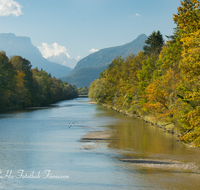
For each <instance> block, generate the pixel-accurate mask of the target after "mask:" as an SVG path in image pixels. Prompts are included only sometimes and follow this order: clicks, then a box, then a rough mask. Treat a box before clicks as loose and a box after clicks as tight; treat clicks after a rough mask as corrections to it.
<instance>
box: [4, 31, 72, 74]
mask: <svg viewBox="0 0 200 190" xmlns="http://www.w3.org/2000/svg"><path fill="white" fill-rule="evenodd" d="M0 51H5V52H6V54H7V56H8V57H12V56H15V55H19V56H21V57H23V58H25V59H28V60H29V61H30V62H31V65H32V67H33V68H35V67H38V68H39V69H41V68H42V69H43V70H46V71H47V72H48V73H51V75H52V76H55V77H63V76H65V75H66V73H69V72H70V71H71V68H69V67H66V66H63V65H60V64H58V63H54V62H50V61H49V60H47V59H45V58H44V57H43V56H42V54H41V52H40V51H39V49H38V48H37V47H36V46H34V45H33V44H32V42H31V38H29V37H26V36H16V35H15V34H13V33H1V34H0Z"/></svg>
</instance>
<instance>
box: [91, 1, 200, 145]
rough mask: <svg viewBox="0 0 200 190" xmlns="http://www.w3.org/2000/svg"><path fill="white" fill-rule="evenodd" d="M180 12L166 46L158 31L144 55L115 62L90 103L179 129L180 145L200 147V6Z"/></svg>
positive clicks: (190, 4)
mask: <svg viewBox="0 0 200 190" xmlns="http://www.w3.org/2000/svg"><path fill="white" fill-rule="evenodd" d="M177 10H178V12H177V14H174V15H173V20H174V22H175V24H176V28H175V30H174V34H173V35H172V36H168V41H167V42H166V43H164V40H163V37H162V35H161V33H160V32H159V31H157V32H155V31H154V32H153V33H152V34H151V35H150V36H149V37H148V39H147V40H146V45H145V46H144V48H143V51H141V52H139V54H138V55H136V56H134V55H130V56H129V57H127V58H126V59H125V60H124V59H122V58H121V57H117V58H116V59H114V60H113V61H112V63H111V64H110V65H109V67H108V69H107V70H106V71H104V72H103V73H101V74H100V78H99V79H97V80H95V81H93V82H92V83H91V85H90V88H89V97H90V98H91V99H94V100H95V101H97V102H98V103H106V104H107V105H111V106H114V107H117V108H118V109H121V110H128V111H129V112H131V113H133V114H137V115H140V116H144V115H148V114H150V115H153V116H154V117H155V119H156V120H161V121H164V122H167V123H173V124H174V125H175V126H176V128H177V129H178V130H179V131H180V132H181V133H182V137H180V140H182V141H184V142H186V143H193V145H194V146H197V147H200V46H199V44H200V22H199V18H200V6H199V1H198V0H185V1H181V5H180V6H179V7H178V9H177Z"/></svg>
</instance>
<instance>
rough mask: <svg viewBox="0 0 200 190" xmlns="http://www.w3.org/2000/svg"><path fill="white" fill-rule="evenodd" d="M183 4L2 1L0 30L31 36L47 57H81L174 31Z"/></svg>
mask: <svg viewBox="0 0 200 190" xmlns="http://www.w3.org/2000/svg"><path fill="white" fill-rule="evenodd" d="M178 6H180V0H0V23H1V27H0V33H14V34H15V35H16V36H27V37H30V38H31V42H32V44H33V45H35V46H36V47H38V49H39V50H40V51H41V52H42V54H43V56H44V57H45V58H48V57H49V56H52V55H59V54H60V53H65V54H66V55H67V56H68V57H69V58H71V59H77V60H80V59H81V58H83V57H85V56H87V55H89V54H91V53H93V52H95V51H98V50H100V49H103V48H107V47H113V46H118V45H123V44H126V43H129V42H131V41H133V40H134V39H136V38H137V36H139V35H140V34H146V35H147V36H149V35H150V34H151V33H152V32H153V31H154V30H155V31H157V30H160V32H161V33H162V34H163V36H165V35H171V34H173V28H175V27H176V26H175V24H174V22H173V19H172V17H173V14H176V13H177V7H178ZM165 39H166V38H165Z"/></svg>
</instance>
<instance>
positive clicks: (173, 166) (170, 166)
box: [80, 130, 200, 174]
mask: <svg viewBox="0 0 200 190" xmlns="http://www.w3.org/2000/svg"><path fill="white" fill-rule="evenodd" d="M114 134H115V131H114V130H105V131H96V132H90V133H87V134H86V135H84V136H83V137H82V138H81V139H80V142H82V143H83V145H82V148H83V149H85V150H92V149H99V148H101V147H102V146H101V144H107V147H108V145H109V142H110V141H112V140H115V141H117V140H118V139H113V138H112V137H113V136H114ZM91 142H92V143H93V144H92V145H91V144H85V143H91ZM116 159H117V160H118V161H120V162H124V163H128V164H130V165H132V166H138V167H142V168H151V169H160V170H167V171H174V172H181V173H185V172H189V173H195V174H200V168H199V166H197V165H196V163H194V162H187V163H186V162H181V161H178V160H172V159H155V158H133V157H124V156H122V155H121V156H117V157H116Z"/></svg>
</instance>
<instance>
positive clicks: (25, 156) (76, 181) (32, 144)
mask: <svg viewBox="0 0 200 190" xmlns="http://www.w3.org/2000/svg"><path fill="white" fill-rule="evenodd" d="M88 100H89V99H85V98H84V99H81V98H79V99H76V100H70V101H63V102H59V103H57V104H55V105H53V106H52V107H48V108H45V109H35V108H34V109H28V110H23V111H22V110H21V111H15V112H13V111H12V112H7V113H4V114H0V169H1V170H2V172H4V173H5V172H6V171H7V170H12V171H13V172H14V174H15V175H16V174H17V171H18V170H22V169H23V170H25V172H27V173H31V172H33V171H34V172H35V173H38V172H39V171H41V173H43V172H44V170H51V171H52V173H53V174H54V175H69V179H67V180H66V179H54V180H52V179H47V180H44V179H37V180H36V179H23V180H22V179H9V178H5V179H0V187H1V189H34V190H35V189H48V190H51V189H59V190H60V189H61V190H62V189H63V190H64V189H75V190H76V189H97V190H98V189H160V188H164V189H168V188H169V189H170V188H171V189H172V188H173V187H176V189H184V187H189V188H190V189H195V186H196V185H200V184H199V183H198V181H199V180H198V179H199V175H198V174H191V173H182V174H180V173H179V172H174V171H173V172H172V171H164V170H158V169H150V168H143V167H140V166H138V165H134V164H133V163H126V162H121V161H119V159H118V157H133V158H149V157H151V158H152V157H155V158H171V159H175V160H184V161H196V162H199V151H198V150H195V149H188V148H187V147H186V146H184V145H183V144H181V143H179V142H177V141H176V138H175V137H173V136H172V135H170V134H167V133H163V131H161V130H160V129H158V128H156V127H152V126H150V125H148V124H146V123H144V122H143V121H141V120H139V119H134V118H130V117H126V116H123V115H121V114H118V113H117V112H115V111H112V110H108V109H106V108H104V107H101V106H98V105H92V104H88V103H86V102H87V101H88ZM105 129H106V130H107V129H112V130H115V131H116V132H115V134H114V136H113V137H111V140H110V141H108V143H106V145H105V146H104V144H103V145H102V146H100V148H98V149H83V148H82V147H83V144H82V143H81V142H79V141H78V140H79V139H80V138H81V137H82V136H83V135H84V134H86V133H89V132H92V131H100V130H105ZM92 143H93V144H94V142H91V145H92ZM107 146H108V147H107ZM188 180H190V181H191V182H192V183H193V184H192V186H190V185H189V183H187V182H188Z"/></svg>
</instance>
